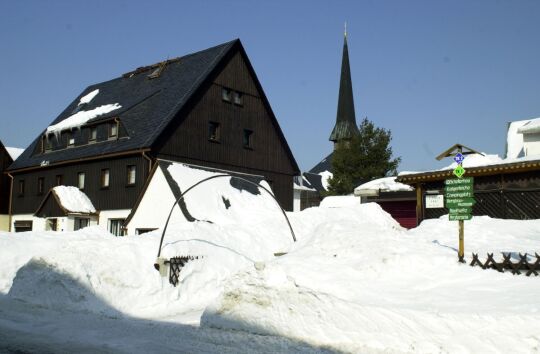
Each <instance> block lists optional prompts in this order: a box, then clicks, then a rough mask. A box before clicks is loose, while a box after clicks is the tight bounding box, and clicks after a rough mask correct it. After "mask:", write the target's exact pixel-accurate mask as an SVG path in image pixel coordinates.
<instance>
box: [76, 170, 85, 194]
mask: <svg viewBox="0 0 540 354" xmlns="http://www.w3.org/2000/svg"><path fill="white" fill-rule="evenodd" d="M81 176H82V187H81ZM85 185H86V173H85V172H77V188H79V189H80V190H84V187H85Z"/></svg>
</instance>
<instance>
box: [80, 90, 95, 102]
mask: <svg viewBox="0 0 540 354" xmlns="http://www.w3.org/2000/svg"><path fill="white" fill-rule="evenodd" d="M98 93H99V89H95V90H94V91H92V92H90V93H89V94H87V95H84V96H83V97H81V99H80V100H79V104H78V106H80V105H81V104H85V103H90V101H92V100H93V99H94V97H96V96H97V94H98Z"/></svg>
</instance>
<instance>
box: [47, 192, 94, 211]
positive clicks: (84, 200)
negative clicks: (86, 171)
mask: <svg viewBox="0 0 540 354" xmlns="http://www.w3.org/2000/svg"><path fill="white" fill-rule="evenodd" d="M53 192H54V194H56V196H57V197H58V201H59V202H60V205H61V206H62V207H63V208H64V209H66V210H67V211H68V212H70V213H84V214H88V213H89V214H93V213H95V212H96V209H95V208H94V205H93V204H92V202H91V201H90V199H89V198H88V197H87V196H86V194H84V193H83V192H81V191H80V190H79V188H77V187H72V186H56V187H54V188H53Z"/></svg>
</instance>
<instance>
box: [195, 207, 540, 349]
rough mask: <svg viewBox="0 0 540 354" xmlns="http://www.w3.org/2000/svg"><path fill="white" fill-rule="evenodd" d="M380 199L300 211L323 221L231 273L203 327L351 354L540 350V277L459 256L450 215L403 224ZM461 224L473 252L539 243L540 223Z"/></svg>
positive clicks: (522, 248)
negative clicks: (278, 253)
mask: <svg viewBox="0 0 540 354" xmlns="http://www.w3.org/2000/svg"><path fill="white" fill-rule="evenodd" d="M363 207H366V209H364V208H363ZM375 207H376V205H375V204H374V203H370V204H365V205H361V206H357V207H355V208H350V209H349V210H347V209H326V210H324V213H325V214H323V213H322V209H320V208H319V209H317V208H310V209H307V210H305V211H303V212H302V213H304V214H308V215H301V216H300V219H303V221H307V219H310V220H312V222H313V224H314V226H315V227H314V228H309V227H306V228H307V229H308V230H306V232H307V233H308V235H305V234H303V235H301V238H300V239H301V242H299V244H298V245H295V247H294V248H293V249H292V250H291V252H290V253H289V254H287V255H285V256H283V257H281V258H279V259H275V260H273V261H271V262H267V263H265V266H264V267H261V266H260V267H259V268H258V269H251V270H248V271H245V272H243V273H239V274H237V275H235V276H234V278H233V279H232V280H231V281H229V282H228V283H227V286H226V288H225V292H224V293H223V295H222V296H221V297H220V299H219V301H218V302H216V303H215V304H214V305H213V306H210V307H208V308H207V310H206V311H205V313H204V315H203V318H202V319H201V325H202V326H210V327H214V328H228V329H238V330H245V331H250V332H255V333H259V334H272V335H283V336H288V337H290V338H293V339H297V340H302V341H307V342H308V343H311V344H313V345H327V346H330V347H333V348H335V349H336V350H340V351H350V352H370V351H376V350H377V351H381V352H382V351H384V352H421V353H433V352H437V353H438V352H461V353H480V352H482V353H485V352H503V353H504V352H513V353H529V352H534V351H535V350H536V349H537V348H538V346H539V345H540V338H539V337H538V333H540V313H539V307H538V300H537V294H538V292H539V291H540V283H539V282H538V281H537V279H534V278H529V277H525V276H513V275H511V274H509V273H504V274H501V273H498V272H496V271H492V270H482V269H481V268H479V267H474V268H473V267H470V266H468V265H461V264H459V263H458V262H457V254H456V250H455V247H457V239H458V237H457V223H456V222H449V221H448V220H447V218H448V216H445V217H444V218H441V219H438V220H430V221H429V222H424V223H423V224H422V225H421V226H420V227H418V228H416V229H413V230H411V231H408V232H406V231H401V230H400V229H399V227H397V226H394V227H389V226H390V220H386V222H384V220H383V218H382V217H381V215H382V214H383V213H382V212H381V211H380V210H375ZM370 208H371V209H370ZM331 212H335V214H334V215H327V213H331ZM295 225H297V224H296V223H295ZM302 225H306V224H302ZM306 226H307V225H306ZM465 230H466V231H465V249H466V254H467V255H470V252H473V251H474V252H487V251H490V252H495V253H497V252H498V251H512V252H533V251H534V250H536V251H538V235H539V234H540V221H538V220H534V221H525V222H522V221H514V220H494V219H490V218H488V217H479V218H476V217H475V218H473V220H472V221H468V222H467V223H466V226H465ZM306 237H307V238H306ZM482 258H484V259H485V253H483V257H482ZM466 259H467V261H468V262H470V256H467V257H466Z"/></svg>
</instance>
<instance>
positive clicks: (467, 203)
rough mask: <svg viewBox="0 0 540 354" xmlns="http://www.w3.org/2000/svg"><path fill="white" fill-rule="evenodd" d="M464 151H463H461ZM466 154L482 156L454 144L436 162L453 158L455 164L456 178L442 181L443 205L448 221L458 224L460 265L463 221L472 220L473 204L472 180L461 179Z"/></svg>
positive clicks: (462, 246)
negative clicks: (443, 186)
mask: <svg viewBox="0 0 540 354" xmlns="http://www.w3.org/2000/svg"><path fill="white" fill-rule="evenodd" d="M464 149H465V151H463V150H464ZM468 154H479V155H482V156H483V155H484V154H482V153H480V152H478V151H475V150H473V149H471V148H469V147H466V146H465V145H461V144H455V145H454V146H452V147H450V148H449V149H448V150H446V151H444V152H443V153H442V154H440V155H439V156H437V160H442V159H443V158H445V157H449V156H453V157H454V161H455V162H456V163H457V167H456V168H455V169H454V171H452V172H453V174H454V175H455V176H456V177H457V178H452V179H447V180H445V181H444V184H445V188H444V199H445V205H446V207H447V208H448V219H449V220H450V221H457V222H458V223H459V250H458V259H459V261H460V262H461V263H465V244H464V242H465V241H464V234H465V225H464V222H463V221H464V220H470V219H471V218H472V208H473V205H474V204H475V200H474V179H473V178H472V177H463V175H464V174H465V169H464V168H463V160H465V155H468Z"/></svg>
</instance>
